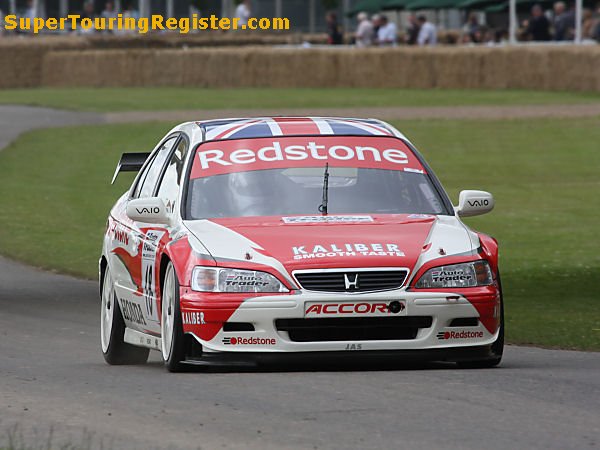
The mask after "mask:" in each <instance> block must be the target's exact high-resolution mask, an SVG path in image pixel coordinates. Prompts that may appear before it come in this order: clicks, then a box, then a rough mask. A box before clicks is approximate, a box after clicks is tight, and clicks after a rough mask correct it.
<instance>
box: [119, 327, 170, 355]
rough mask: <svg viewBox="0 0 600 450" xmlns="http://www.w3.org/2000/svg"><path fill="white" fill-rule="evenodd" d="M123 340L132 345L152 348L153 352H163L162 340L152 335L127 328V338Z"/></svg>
mask: <svg viewBox="0 0 600 450" xmlns="http://www.w3.org/2000/svg"><path fill="white" fill-rule="evenodd" d="M123 340H124V341H125V342H127V343H128V344H131V345H137V346H140V347H146V348H150V349H152V350H161V344H162V339H161V338H159V337H156V336H152V335H151V334H146V333H142V332H141V331H136V330H132V329H131V328H125V336H124V337H123Z"/></svg>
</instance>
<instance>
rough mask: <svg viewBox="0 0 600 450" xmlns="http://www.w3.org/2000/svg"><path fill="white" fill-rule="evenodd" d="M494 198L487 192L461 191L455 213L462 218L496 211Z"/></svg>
mask: <svg viewBox="0 0 600 450" xmlns="http://www.w3.org/2000/svg"><path fill="white" fill-rule="evenodd" d="M494 204H495V202H494V196H493V195H492V194H490V193H489V192H486V191H461V192H460V195H459V197H458V206H455V207H454V211H455V212H456V214H458V215H459V216H460V217H471V216H480V215H481V214H486V213H489V212H490V211H491V210H492V209H494Z"/></svg>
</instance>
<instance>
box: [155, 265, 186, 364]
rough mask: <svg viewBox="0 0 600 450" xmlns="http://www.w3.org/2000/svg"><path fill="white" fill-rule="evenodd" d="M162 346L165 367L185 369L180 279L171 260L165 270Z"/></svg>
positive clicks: (162, 305)
mask: <svg viewBox="0 0 600 450" xmlns="http://www.w3.org/2000/svg"><path fill="white" fill-rule="evenodd" d="M160 323H161V324H160V329H161V337H162V339H161V348H162V355H163V360H164V362H165V367H166V368H167V370H168V371H169V372H181V371H183V370H184V366H183V364H182V361H184V360H185V336H184V334H183V323H182V320H181V306H180V304H179V280H177V275H176V274H175V269H174V267H173V263H171V262H169V264H168V265H167V269H166V270H165V276H164V279H163V285H162V301H161V322H160Z"/></svg>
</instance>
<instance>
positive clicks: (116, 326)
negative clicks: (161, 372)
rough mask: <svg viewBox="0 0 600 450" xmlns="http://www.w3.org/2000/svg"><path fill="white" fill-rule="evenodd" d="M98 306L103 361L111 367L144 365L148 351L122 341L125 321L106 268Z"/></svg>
mask: <svg viewBox="0 0 600 450" xmlns="http://www.w3.org/2000/svg"><path fill="white" fill-rule="evenodd" d="M101 300H102V303H101V306H100V344H101V346H102V355H103V356H104V360H105V361H106V362H107V363H108V364H111V365H125V364H145V363H146V361H148V353H149V352H150V350H149V349H147V348H143V347H136V346H134V345H131V344H128V343H126V342H125V341H124V340H123V337H124V336H125V321H124V320H123V316H122V315H121V309H120V308H119V302H118V301H117V296H116V294H115V286H114V284H113V281H112V277H111V274H110V270H109V269H108V267H107V268H106V270H105V272H104V278H103V280H102V298H101Z"/></svg>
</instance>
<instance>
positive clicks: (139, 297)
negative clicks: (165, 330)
mask: <svg viewBox="0 0 600 450" xmlns="http://www.w3.org/2000/svg"><path fill="white" fill-rule="evenodd" d="M179 138H180V136H179V133H176V134H173V135H170V136H168V137H167V138H166V139H165V140H164V141H163V142H162V143H161V144H160V145H159V146H158V149H157V150H156V151H155V152H154V153H153V155H152V156H151V158H152V159H151V160H150V161H149V162H148V163H147V164H146V165H145V167H144V168H143V169H142V172H140V175H139V176H138V178H137V180H136V182H135V186H134V187H133V189H132V191H131V195H130V199H143V198H150V197H154V196H155V195H156V191H157V189H158V184H159V181H160V180H161V179H162V175H163V173H164V171H165V168H166V166H167V163H168V161H169V160H170V157H171V154H172V152H173V150H174V148H175V147H176V144H177V142H178V140H179ZM120 222H121V227H122V228H123V231H124V232H125V233H127V236H128V240H129V241H130V242H132V243H133V250H132V251H133V254H132V255H130V256H129V255H125V257H120V258H118V259H119V261H118V262H117V265H119V264H120V265H121V266H122V267H123V268H124V269H125V270H121V271H118V270H117V271H115V292H116V293H117V297H118V299H119V306H120V307H121V312H122V314H123V319H124V320H125V323H126V325H127V327H129V328H132V329H135V330H138V331H142V332H144V333H148V334H153V335H159V334H160V322H159V314H158V311H157V310H156V296H157V294H156V291H157V275H158V274H157V272H158V270H159V268H158V267H157V263H156V259H157V256H158V248H159V244H160V242H161V241H162V240H164V239H165V238H166V237H167V236H168V232H167V229H166V227H165V225H159V224H151V223H142V222H137V221H132V220H130V219H129V218H127V217H123V218H122V220H121V221H120Z"/></svg>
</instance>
